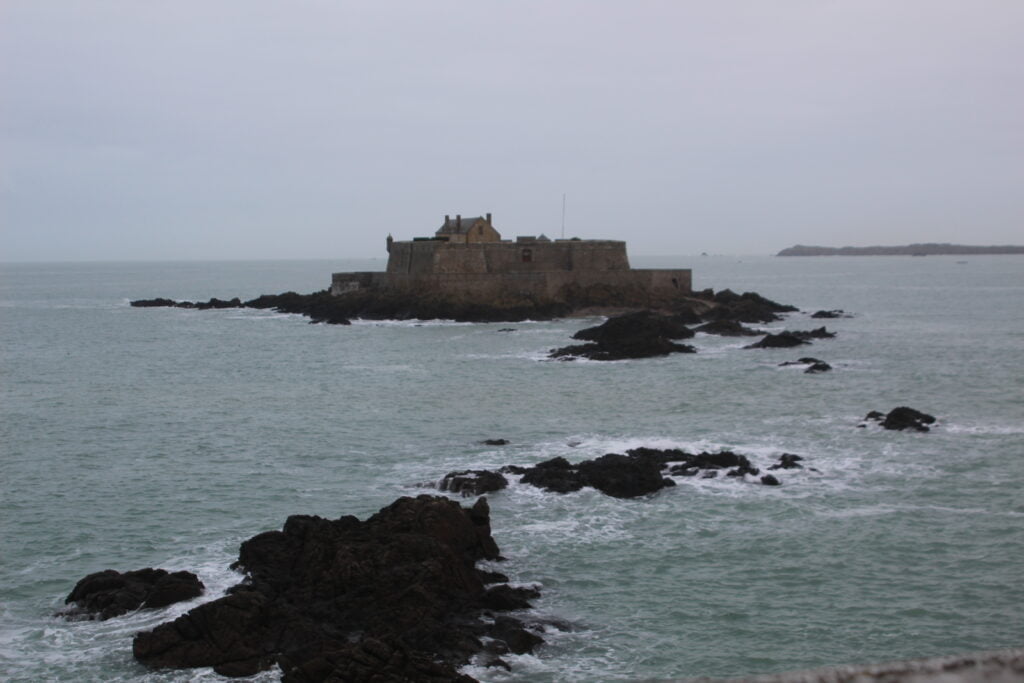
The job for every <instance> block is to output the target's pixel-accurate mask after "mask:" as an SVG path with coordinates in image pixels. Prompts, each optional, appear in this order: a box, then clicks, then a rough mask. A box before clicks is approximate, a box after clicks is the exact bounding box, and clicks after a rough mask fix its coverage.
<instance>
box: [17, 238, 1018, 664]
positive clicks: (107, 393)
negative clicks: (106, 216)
mask: <svg viewBox="0 0 1024 683" xmlns="http://www.w3.org/2000/svg"><path fill="white" fill-rule="evenodd" d="M962 260H966V261H967V263H958V261H962ZM634 261H635V262H636V263H637V265H641V266H644V265H647V266H652V267H653V266H669V265H672V266H681V267H687V266H691V267H693V268H694V280H695V286H697V287H698V288H704V287H714V288H715V289H721V288H725V287H729V288H732V289H734V290H737V291H744V290H755V291H758V292H760V293H762V294H764V295H766V296H768V297H771V298H773V299H776V300H779V301H783V302H787V303H793V304H795V305H797V306H799V307H800V308H801V309H803V310H805V311H807V312H810V311H813V310H816V309H819V308H830V309H831V308H842V309H845V310H847V311H850V312H852V313H854V314H855V316H856V317H854V318H852V319H841V320H827V321H816V320H811V319H810V318H809V317H808V315H806V314H803V313H800V314H793V315H791V316H790V318H789V319H788V320H787V321H786V322H785V323H779V324H775V325H773V326H771V327H772V328H773V329H782V328H783V327H788V328H790V329H809V328H810V327H811V326H815V327H817V326H819V325H821V324H822V322H824V324H826V325H827V326H828V327H829V329H833V330H836V331H838V333H839V336H838V337H837V338H836V339H834V340H831V341H818V342H816V343H815V344H814V345H813V346H811V347H804V348H803V349H798V350H768V351H761V350H743V349H741V348H739V347H740V346H742V344H744V343H748V340H742V341H737V340H731V339H722V338H718V337H707V336H702V335H699V336H698V337H697V338H696V339H695V340H693V342H692V343H694V344H695V345H696V346H697V347H698V349H699V353H698V354H696V355H677V356H674V357H668V358H664V359H652V360H642V361H626V362H616V363H596V362H552V361H546V360H544V356H545V353H546V351H547V350H549V349H551V348H553V347H555V346H560V345H564V344H566V343H568V338H569V336H570V335H571V334H572V333H573V332H575V331H576V330H578V329H580V328H581V327H584V326H589V325H591V324H594V323H595V322H598V321H597V320H594V319H591V320H560V321H554V322H528V323H518V324H511V325H509V324H497V325H491V324H453V323H436V322H430V323H425V324H422V325H419V324H416V323H411V322H401V323H398V322H393V323H369V322H366V323H356V324H354V325H352V326H350V327H330V326H318V325H309V324H307V323H306V321H305V319H303V318H300V317H296V316H288V315H279V314H275V313H272V312H265V311H233V310H225V311H189V310H176V309H132V308H130V307H129V306H128V304H127V302H128V299H129V298H142V297H151V296H169V297H173V298H192V299H195V298H203V299H205V298H208V297H210V296H221V297H231V296H235V295H238V296H241V297H243V298H246V297H252V296H255V295H258V294H260V293H277V292H281V291H286V290H289V289H291V290H296V291H313V290H316V289H321V288H323V287H324V286H326V285H327V283H328V281H329V274H330V272H331V271H332V270H354V269H372V268H374V267H379V266H380V263H379V262H378V263H377V264H372V263H358V264H357V263H344V262H328V261H323V262H265V263H204V264H196V263H191V264H188V263H182V264H86V265H81V264H79V265H72V264H58V265H39V264H35V265H6V266H2V267H0V278H2V279H0V340H2V345H0V354H2V356H0V357H2V364H0V370H2V373H3V374H2V386H0V392H2V393H0V396H2V404H0V410H2V420H0V456H2V459H0V467H2V477H0V479H2V481H0V494H2V498H0V532H2V533H0V586H3V589H2V592H0V673H2V677H3V678H5V679H6V680H23V681H34V680H45V679H64V680H72V679H74V680H141V679H145V680H152V681H164V680H166V681H184V680H214V679H218V678H219V677H217V676H216V675H214V674H212V673H210V672H201V671H200V672H194V671H191V672H167V673H153V672H149V671H147V670H145V669H144V668H142V667H140V666H138V665H136V664H135V663H134V662H133V660H132V658H131V635H132V634H133V633H134V632H136V631H138V630H140V629H143V628H150V627H152V626H153V625H155V624H157V623H160V622H162V621H164V620H166V619H169V618H171V617H173V616H176V615H178V614H180V613H182V612H184V611H186V610H187V609H189V608H190V607H192V606H194V605H190V604H185V605H179V606H174V607H171V608H168V609H166V610H160V611H157V612H155V613H153V612H151V613H145V612H140V613H136V614H134V615H129V616H126V617H123V618H120V619H114V620H111V621H108V622H102V623H94V622H76V623H67V622H64V621H62V620H60V619H56V618H53V617H51V616H50V615H51V614H52V613H53V612H54V611H55V610H57V609H58V608H59V607H60V606H61V604H62V600H63V598H64V596H65V595H66V594H67V593H68V592H69V591H70V589H71V587H72V586H73V585H74V583H75V581H77V580H78V579H79V578H81V577H82V576H84V575H85V574H87V573H90V572H93V571H97V570H100V569H105V568H108V567H109V568H116V569H119V570H128V569H137V568H141V567H144V566H159V567H165V568H168V569H191V570H193V571H196V572H197V573H199V574H200V577H201V578H202V580H203V581H204V582H205V583H206V584H207V586H208V587H209V588H210V591H208V594H207V598H208V597H215V596H216V595H217V594H218V593H219V591H223V590H224V589H225V588H227V587H228V586H230V585H231V584H232V583H234V582H235V581H237V580H238V577H237V576H236V575H234V574H233V573H232V572H230V571H229V570H228V569H227V565H228V564H229V563H230V562H231V561H232V560H233V559H234V558H235V556H236V553H237V548H238V544H239V542H240V541H242V540H244V539H245V538H248V537H249V536H252V535H253V534H255V533H258V532H260V531H263V530H266V529H271V528H279V527H280V526H281V524H282V523H283V522H284V519H285V518H286V517H287V516H288V515H290V514H295V513H306V514H318V515H322V516H326V517H338V516H340V515H343V514H355V515H358V516H360V517H365V516H367V515H369V514H371V513H373V512H375V511H376V510H378V509H379V508H381V507H383V506H385V505H386V504H388V503H390V502H391V501H392V500H394V499H395V498H396V497H398V496H401V495H410V494H416V493H422V492H428V491H429V489H425V488H422V487H420V486H419V485H420V484H421V483H422V482H424V481H430V480H435V479H437V478H438V477H440V476H441V475H443V474H444V473H445V472H447V471H449V470H453V469H457V468H468V467H490V466H499V465H503V464H507V463H522V464H528V463H535V462H539V461H541V460H545V459H548V458H551V457H553V456H556V455H561V456H564V457H566V458H568V459H570V460H573V461H577V460H581V459H584V458H591V457H595V456H599V455H602V454H604V453H607V452H622V451H623V450H625V449H627V448H631V447H634V446H641V445H645V446H655V447H681V448H684V449H708V450H711V449H718V448H731V449H734V450H735V451H737V452H739V453H743V454H745V455H747V456H748V457H749V458H750V459H751V460H752V461H754V464H755V466H762V467H763V466H766V465H768V464H770V463H771V462H772V461H774V460H775V459H776V458H777V456H778V455H779V454H781V453H783V452H790V453H798V454H800V455H802V456H804V457H805V458H806V463H805V464H807V465H808V466H809V467H813V468H815V469H817V470H818V472H811V471H808V470H805V471H801V472H784V473H782V474H781V475H780V479H782V481H783V486H781V487H777V488H775V487H765V486H760V485H757V484H754V483H752V482H750V481H746V482H744V481H737V480H721V479H715V480H703V479H685V478H681V479H680V480H679V486H677V487H675V488H672V489H666V490H664V491H662V492H660V493H658V494H657V495H655V496H652V497H650V498H644V499H637V500H617V499H613V498H609V497H606V496H603V495H601V494H599V493H597V492H594V491H590V490H585V491H581V492H578V493H575V494H570V495H566V496H561V495H557V494H552V493H544V492H541V491H539V490H536V489H533V488H530V487H526V486H516V485H513V486H512V487H511V488H510V489H508V490H506V491H503V492H500V493H497V494H495V495H492V496H491V498H490V503H491V510H492V524H493V529H494V535H495V538H496V539H497V541H498V543H499V545H500V546H501V549H502V552H503V554H504V555H505V556H506V557H507V558H508V561H507V562H505V563H503V566H502V571H503V572H505V573H507V574H509V575H511V576H512V577H513V578H514V580H516V581H520V582H535V583H537V584H539V585H540V586H541V589H542V592H543V597H542V598H541V599H540V600H538V601H536V609H537V611H538V612H539V613H541V614H543V615H545V616H547V617H551V618H553V619H555V620H557V621H558V622H560V623H563V624H565V628H564V629H563V630H557V631H555V630H553V631H552V632H551V633H549V634H548V636H547V640H548V644H547V645H546V646H545V647H543V648H542V649H541V650H539V651H538V653H537V654H536V655H534V656H521V657H512V658H510V660H511V661H512V663H513V671H512V672H511V673H507V672H504V671H493V670H484V669H479V668H473V667H471V668H470V669H468V673H470V674H472V675H474V676H476V677H478V678H481V679H482V680H489V681H543V680H551V681H555V680H559V681H560V680H580V681H589V680H606V679H615V678H619V679H642V678H651V677H663V678H667V677H674V676H695V675H715V676H740V675H744V674H754V673H765V672H773V671H781V670H786V669H794V668H803V667H811V666H819V665H827V664H838V663H855V662H869V661H878V660H886V659H892V658H900V657H910V656H927V655H935V654H952V653H958V652H967V651H970V650H976V649H987V648H997V647H1009V646H1019V645H1021V644H1022V643H1024V612H1022V607H1024V585H1022V581H1021V578H1022V574H1021V569H1020V567H1021V566H1024V371H1022V368H1024V303H1022V295H1024V258H1021V257H969V258H967V259H964V258H963V257H961V258H955V257H949V258H945V257H927V258H923V259H922V258H916V259H915V258H902V257H884V258H883V257H877V258H860V259H858V258H820V259H814V258H810V259H775V258H742V259H738V258H727V257H709V258H683V259H672V260H668V259H659V260H658V261H657V262H656V261H655V260H654V259H648V260H647V262H646V263H645V262H644V259H634ZM509 327H512V328H514V329H515V331H514V332H501V331H499V330H502V329H503V328H509ZM803 355H811V356H815V357H818V358H821V359H823V360H826V361H827V362H829V363H831V364H832V365H833V366H834V368H835V369H834V371H832V372H831V373H826V374H822V375H805V374H803V373H802V372H800V369H799V368H780V367H778V363H780V362H781V361H784V360H792V359H795V358H796V357H799V356H803ZM898 405H910V406H913V407H916V408H919V409H922V410H925V411H926V412H930V413H933V414H935V415H937V416H938V417H939V424H938V426H937V428H935V429H934V430H933V432H931V433H929V434H909V433H906V434H905V433H895V432H883V431H880V430H878V429H877V428H868V429H859V428H858V427H857V425H858V424H859V421H860V418H861V417H863V415H864V414H865V413H867V412H868V411H869V410H873V409H874V410H882V411H888V410H889V409H891V408H893V407H895V406H898ZM496 437H504V438H507V439H509V440H510V441H511V444H510V445H508V446H504V447H488V446H484V445H482V444H481V443H480V441H481V440H482V439H485V438H496ZM207 598H204V599H207ZM260 678H264V679H267V680H272V679H274V678H275V674H273V673H269V674H265V675H263V676H261V677H260Z"/></svg>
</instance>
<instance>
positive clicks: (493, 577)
mask: <svg viewBox="0 0 1024 683" xmlns="http://www.w3.org/2000/svg"><path fill="white" fill-rule="evenodd" d="M476 575H477V576H479V577H480V580H481V581H482V582H483V583H484V584H489V583H508V577H507V576H505V575H504V574H502V573H501V572H492V571H488V570H486V569H477V570H476Z"/></svg>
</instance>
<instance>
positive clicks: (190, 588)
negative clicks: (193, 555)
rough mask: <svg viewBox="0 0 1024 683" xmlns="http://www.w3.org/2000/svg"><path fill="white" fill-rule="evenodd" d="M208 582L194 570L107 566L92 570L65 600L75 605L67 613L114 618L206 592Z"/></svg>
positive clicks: (92, 617)
mask: <svg viewBox="0 0 1024 683" xmlns="http://www.w3.org/2000/svg"><path fill="white" fill-rule="evenodd" d="M204 588H205V586H203V582H202V581H200V580H199V577H197V576H196V575H195V574H193V573H192V572H185V571H179V572H168V571H167V570H166V569H149V568H147V569H137V570H135V571H130V572H124V573H123V574H122V573H121V572H118V571H115V570H113V569H106V570H104V571H101V572H96V573H94V574H89V575H88V576H86V577H85V578H83V579H82V580H81V581H79V582H78V583H77V584H75V587H74V589H73V590H72V591H71V593H70V595H68V597H67V598H66V599H65V600H64V603H65V604H66V605H71V607H70V608H68V609H66V610H65V611H63V612H62V613H61V615H62V616H67V617H73V618H74V617H84V618H90V619H110V618H111V617H117V616H120V615H122V614H127V613H128V612H131V611H133V610H137V609H140V608H144V609H156V608H158V607H166V606H167V605H173V604H174V603H176V602H182V601H184V600H191V599H192V598H197V597H199V596H200V595H202V593H203V590H204Z"/></svg>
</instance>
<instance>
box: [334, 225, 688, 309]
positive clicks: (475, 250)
mask: <svg viewBox="0 0 1024 683" xmlns="http://www.w3.org/2000/svg"><path fill="white" fill-rule="evenodd" d="M388 252H389V258H388V267H387V271H386V272H363V273H334V275H333V278H332V281H331V293H332V294H334V295H337V296H342V295H344V294H346V293H349V292H356V291H361V290H375V291H379V292H382V293H387V294H392V295H393V294H398V295H399V296H406V295H408V296H409V297H413V298H414V297H420V296H439V297H444V298H445V299H448V300H450V301H452V302H463V303H472V304H485V305H497V306H501V305H511V304H514V303H515V302H522V301H524V300H529V301H548V302H563V303H569V304H571V305H572V306H574V307H576V308H588V307H606V308H616V307H624V308H629V307H647V308H671V307H672V303H673V301H674V300H678V299H679V298H683V297H686V296H688V295H689V294H690V292H691V287H692V282H691V279H690V278H691V275H690V271H689V270H685V269H677V270H634V269H631V268H630V267H629V259H628V258H627V256H626V243H625V242H621V241H617V240H555V241H551V240H546V239H544V240H537V239H534V238H518V239H517V240H516V241H515V242H511V241H506V242H485V243H477V244H472V243H470V244H466V243H450V242H447V241H444V240H438V239H418V240H413V241H402V242H389V245H388Z"/></svg>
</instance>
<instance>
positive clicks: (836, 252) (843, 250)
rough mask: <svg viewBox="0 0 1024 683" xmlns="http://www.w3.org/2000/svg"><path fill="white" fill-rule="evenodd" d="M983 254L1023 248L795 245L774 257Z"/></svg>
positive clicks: (1019, 251) (1022, 249)
mask: <svg viewBox="0 0 1024 683" xmlns="http://www.w3.org/2000/svg"><path fill="white" fill-rule="evenodd" d="M983 254H1024V247H1017V246H1011V245H1001V246H970V245H966V244H939V243H935V242H925V243H922V244H907V245H903V246H896V247H880V246H874V247H811V246H805V245H803V244H797V245H796V246H793V247H787V248H786V249H783V250H782V251H780V252H779V253H778V254H776V256H943V255H949V256H953V255H955V256H980V255H983Z"/></svg>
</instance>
